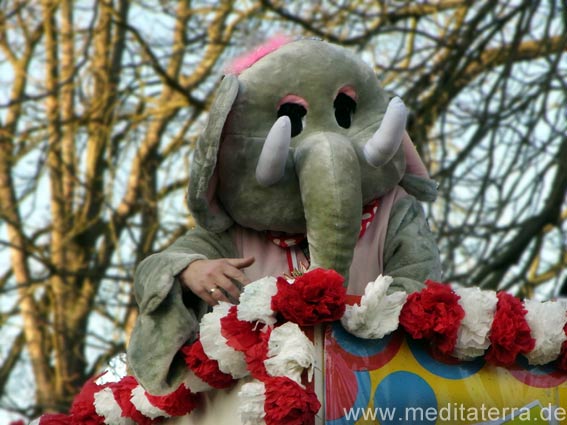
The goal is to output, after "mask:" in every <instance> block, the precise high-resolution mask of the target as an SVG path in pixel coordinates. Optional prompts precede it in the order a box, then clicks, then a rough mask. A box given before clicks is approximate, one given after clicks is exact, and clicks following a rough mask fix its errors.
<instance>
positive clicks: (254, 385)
mask: <svg viewBox="0 0 567 425" xmlns="http://www.w3.org/2000/svg"><path fill="white" fill-rule="evenodd" d="M265 392H266V388H265V386H264V384H263V383H262V382H260V381H252V382H247V383H246V384H244V385H243V386H242V387H241V388H240V392H239V393H238V396H239V398H240V401H241V403H240V406H238V413H239V414H240V422H241V423H242V425H264V424H265V421H264V417H265V416H266V413H265V412H264V403H265V402H266V396H265Z"/></svg>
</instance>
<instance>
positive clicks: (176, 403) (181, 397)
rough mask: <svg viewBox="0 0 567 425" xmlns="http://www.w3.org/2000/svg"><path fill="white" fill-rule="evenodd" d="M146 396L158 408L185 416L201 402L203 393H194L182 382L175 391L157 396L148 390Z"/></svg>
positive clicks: (170, 414)
mask: <svg viewBox="0 0 567 425" xmlns="http://www.w3.org/2000/svg"><path fill="white" fill-rule="evenodd" d="M146 398H147V399H148V401H149V402H150V403H151V404H153V405H154V406H155V407H157V408H158V409H161V410H163V411H164V412H166V413H167V414H168V415H169V416H183V415H186V414H187V413H190V412H191V411H192V410H193V409H194V408H195V407H197V406H198V405H199V404H200V402H201V394H200V393H198V394H194V393H192V392H191V390H189V389H188V388H186V387H185V385H183V384H181V385H180V386H179V388H177V389H176V390H175V391H174V392H172V393H170V394H168V395H164V396H156V395H151V394H149V393H148V392H146Z"/></svg>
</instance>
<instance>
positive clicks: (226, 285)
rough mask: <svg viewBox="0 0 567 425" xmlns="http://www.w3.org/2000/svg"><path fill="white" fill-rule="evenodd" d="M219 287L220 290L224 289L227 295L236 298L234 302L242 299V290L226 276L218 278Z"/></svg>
mask: <svg viewBox="0 0 567 425" xmlns="http://www.w3.org/2000/svg"><path fill="white" fill-rule="evenodd" d="M216 283H217V286H218V287H219V288H222V289H224V290H225V291H226V292H227V294H228V295H229V296H230V297H232V298H234V300H238V299H239V298H240V289H238V287H237V286H236V285H235V284H234V283H232V281H231V280H230V279H229V278H228V277H227V276H225V275H222V276H220V277H218V278H217V282H216Z"/></svg>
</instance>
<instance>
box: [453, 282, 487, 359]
mask: <svg viewBox="0 0 567 425" xmlns="http://www.w3.org/2000/svg"><path fill="white" fill-rule="evenodd" d="M453 290H454V291H455V292H456V294H457V295H459V296H460V297H461V298H460V299H459V305H460V306H461V307H462V308H463V310H465V317H464V318H463V320H462V321H461V326H460V327H459V331H458V333H457V343H456V344H455V350H454V351H453V356H455V357H456V358H458V359H461V360H472V359H474V358H475V357H479V356H482V355H483V354H484V352H485V351H486V349H487V348H488V347H489V346H490V340H489V333H490V328H491V327H492V321H493V320H494V313H495V312H496V304H497V303H498V298H497V297H496V292H494V291H488V290H484V291H483V290H481V289H480V288H478V287H472V288H463V287H454V288H453Z"/></svg>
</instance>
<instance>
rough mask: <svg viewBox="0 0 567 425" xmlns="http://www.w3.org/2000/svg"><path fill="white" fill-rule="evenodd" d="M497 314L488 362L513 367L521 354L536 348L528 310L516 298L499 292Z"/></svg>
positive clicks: (487, 357) (491, 333) (492, 331)
mask: <svg viewBox="0 0 567 425" xmlns="http://www.w3.org/2000/svg"><path fill="white" fill-rule="evenodd" d="M497 296H498V304H497V305H496V313H495V314H494V320H493V322H492V328H491V329H490V347H489V349H488V352H487V353H486V356H485V359H486V361H488V362H490V363H492V364H495V365H498V366H511V365H512V364H513V363H514V362H515V361H516V357H517V355H518V354H520V353H523V354H525V353H529V352H530V351H531V350H533V348H534V346H535V339H533V338H532V336H531V332H530V327H529V325H528V323H527V322H526V317H525V316H526V313H527V310H526V309H525V308H524V306H523V304H522V302H521V301H520V300H519V299H517V298H516V297H514V296H512V295H510V294H507V293H506V292H499V293H498V294H497Z"/></svg>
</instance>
